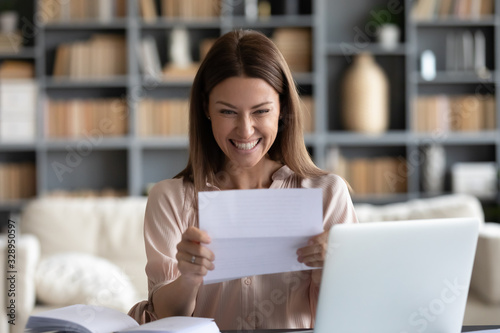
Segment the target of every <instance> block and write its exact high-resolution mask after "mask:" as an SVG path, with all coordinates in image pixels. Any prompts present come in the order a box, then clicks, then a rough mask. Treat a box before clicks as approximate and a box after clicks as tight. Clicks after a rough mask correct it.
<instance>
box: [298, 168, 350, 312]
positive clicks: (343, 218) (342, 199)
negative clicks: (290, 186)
mask: <svg viewBox="0 0 500 333" xmlns="http://www.w3.org/2000/svg"><path fill="white" fill-rule="evenodd" d="M303 182H304V183H303V185H304V186H303V187H308V188H322V189H323V229H324V230H330V228H331V227H332V226H333V225H334V224H339V223H357V222H358V219H357V217H356V212H355V211H354V206H353V204H352V199H351V196H350V194H349V190H348V188H347V184H346V182H345V181H344V180H343V179H342V178H341V177H339V176H337V175H334V174H329V175H326V176H323V177H320V178H317V179H307V180H304V181H303ZM321 274H322V270H321V269H315V270H312V272H311V287H310V290H309V301H310V307H311V313H312V314H313V318H314V316H315V314H316V306H317V303H318V297H319V287H320V283H321Z"/></svg>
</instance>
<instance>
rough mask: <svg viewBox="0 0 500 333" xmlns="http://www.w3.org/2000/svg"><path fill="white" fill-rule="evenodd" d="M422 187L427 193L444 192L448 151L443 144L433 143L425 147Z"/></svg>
mask: <svg viewBox="0 0 500 333" xmlns="http://www.w3.org/2000/svg"><path fill="white" fill-rule="evenodd" d="M423 157H424V158H423V164H422V178H423V179H422V188H423V190H424V191H425V192H426V193H430V194H433V193H442V192H443V190H444V177H445V171H446V153H445V150H444V148H443V146H441V145H438V144H432V145H430V146H427V147H424V148H423Z"/></svg>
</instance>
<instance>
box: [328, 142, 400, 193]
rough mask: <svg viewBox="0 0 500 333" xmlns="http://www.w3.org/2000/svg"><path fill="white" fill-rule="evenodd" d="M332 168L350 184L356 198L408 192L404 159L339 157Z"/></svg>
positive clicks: (336, 157)
mask: <svg viewBox="0 0 500 333" xmlns="http://www.w3.org/2000/svg"><path fill="white" fill-rule="evenodd" d="M330 153H332V152H330ZM335 153H336V152H333V154H335ZM330 158H332V155H331V156H330ZM330 162H331V161H330ZM331 168H332V169H333V170H332V171H334V172H335V173H336V174H338V175H339V176H341V177H343V178H344V179H345V180H346V181H347V182H348V183H349V185H350V186H351V187H352V189H353V194H354V195H356V196H363V195H387V194H395V193H405V192H406V190H407V183H408V181H407V179H408V171H407V165H406V159H404V158H403V157H376V158H352V159H346V158H344V157H343V156H340V155H337V156H335V165H332V166H331Z"/></svg>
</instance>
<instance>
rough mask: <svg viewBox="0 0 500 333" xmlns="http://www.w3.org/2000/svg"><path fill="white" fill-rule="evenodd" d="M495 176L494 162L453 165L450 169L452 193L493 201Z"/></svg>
mask: <svg viewBox="0 0 500 333" xmlns="http://www.w3.org/2000/svg"><path fill="white" fill-rule="evenodd" d="M497 174H498V169H497V166H496V163H495V162H461V163H455V164H454V165H453V166H452V168H451V180H452V182H451V185H452V191H453V192H455V193H467V194H472V195H475V196H476V197H478V198H481V199H494V198H496V196H497V187H498V178H497Z"/></svg>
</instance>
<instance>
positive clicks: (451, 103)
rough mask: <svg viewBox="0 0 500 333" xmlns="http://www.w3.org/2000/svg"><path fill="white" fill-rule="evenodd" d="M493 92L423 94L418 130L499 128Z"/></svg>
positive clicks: (416, 112)
mask: <svg viewBox="0 0 500 333" xmlns="http://www.w3.org/2000/svg"><path fill="white" fill-rule="evenodd" d="M495 109H496V106H495V97H494V96H492V95H459V96H447V95H435V96H419V97H418V98H417V99H416V103H415V107H414V131H416V132H464V131H467V132H471V131H476V132H477V131H490V130H495V128H496V111H495Z"/></svg>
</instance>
